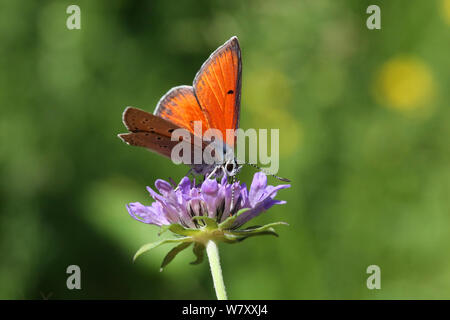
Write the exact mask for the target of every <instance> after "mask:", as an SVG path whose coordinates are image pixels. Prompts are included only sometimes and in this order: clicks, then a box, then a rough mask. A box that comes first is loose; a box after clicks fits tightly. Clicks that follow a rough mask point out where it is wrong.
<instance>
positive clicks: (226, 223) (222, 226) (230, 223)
mask: <svg viewBox="0 0 450 320" xmlns="http://www.w3.org/2000/svg"><path fill="white" fill-rule="evenodd" d="M248 210H250V208H245V209H241V210H239V211H238V212H237V213H236V214H234V215H232V216H231V217H228V218H226V219H225V220H224V221H222V222H221V223H220V224H219V228H220V229H222V230H227V229H230V228H231V227H232V226H233V223H234V221H236V219H237V217H239V216H240V215H241V214H243V213H244V212H246V211H248Z"/></svg>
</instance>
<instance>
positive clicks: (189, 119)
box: [154, 86, 209, 133]
mask: <svg viewBox="0 0 450 320" xmlns="http://www.w3.org/2000/svg"><path fill="white" fill-rule="evenodd" d="M154 114H155V115H156V116H160V117H161V118H163V119H165V120H168V121H170V122H172V123H174V124H176V125H177V126H179V127H183V128H186V129H188V130H189V131H191V132H192V133H194V121H201V122H202V123H203V130H205V126H206V129H208V128H209V124H208V121H207V119H206V117H205V114H204V112H203V110H202V108H201V107H200V105H199V103H198V101H197V97H196V96H195V94H194V88H192V87H191V86H179V87H175V88H172V89H170V90H169V92H167V93H166V94H165V95H164V96H163V97H162V98H161V100H159V102H158V105H157V106H156V109H155V112H154Z"/></svg>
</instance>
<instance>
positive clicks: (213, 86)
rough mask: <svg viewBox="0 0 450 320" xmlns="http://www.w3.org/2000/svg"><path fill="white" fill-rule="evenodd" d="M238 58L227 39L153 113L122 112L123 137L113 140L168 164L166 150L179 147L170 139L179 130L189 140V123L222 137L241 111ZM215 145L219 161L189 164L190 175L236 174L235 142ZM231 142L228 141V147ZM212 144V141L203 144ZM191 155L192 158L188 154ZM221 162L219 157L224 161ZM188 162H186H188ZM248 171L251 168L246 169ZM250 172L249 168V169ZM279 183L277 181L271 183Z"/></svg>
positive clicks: (233, 44)
mask: <svg viewBox="0 0 450 320" xmlns="http://www.w3.org/2000/svg"><path fill="white" fill-rule="evenodd" d="M241 83H242V58H241V49H240V46H239V41H238V38H237V37H235V36H234V37H232V38H231V39H229V40H228V41H227V42H225V43H224V44H223V45H222V46H220V47H219V48H218V49H217V50H215V51H214V52H213V53H212V54H211V55H210V57H209V58H208V59H207V60H206V61H205V63H203V65H202V66H201V68H200V70H199V71H198V72H197V74H196V76H195V78H194V82H193V85H192V86H186V85H184V86H178V87H174V88H172V89H170V90H169V91H168V92H167V93H166V94H165V95H164V96H163V97H162V98H161V100H159V102H158V104H157V106H156V109H155V111H154V113H153V114H152V113H149V112H146V111H143V110H140V109H137V108H134V107H127V108H126V109H125V111H124V112H123V116H122V121H123V123H124V124H125V127H126V128H127V129H128V131H129V133H123V134H119V135H118V136H119V137H120V138H121V139H122V140H123V141H125V142H126V143H127V144H129V145H132V146H139V147H144V148H147V149H149V150H151V151H153V152H156V153H158V154H160V155H162V156H165V157H167V158H171V155H172V150H173V149H174V147H175V146H176V145H177V144H178V143H179V141H172V139H171V135H172V133H173V132H174V131H175V130H177V129H180V128H183V129H186V130H188V132H189V133H190V134H192V135H194V134H195V122H196V121H197V122H198V121H200V122H201V124H202V127H203V128H204V129H205V130H207V129H217V130H219V131H220V133H221V134H222V137H227V129H233V130H236V129H237V128H239V116H240V108H241ZM189 140H190V142H189V143H191V144H192V145H191V147H192V149H195V148H200V149H201V150H202V151H203V150H204V149H205V148H206V146H207V143H204V142H205V139H203V141H204V142H202V143H201V144H196V145H195V144H194V143H193V141H194V140H195V139H194V138H191V139H189ZM226 140H227V141H226V142H227V143H225V142H223V141H220V142H222V143H220V146H221V147H220V148H222V147H223V149H221V150H219V151H218V152H219V153H221V152H223V154H220V157H217V159H220V161H215V162H214V163H209V164H207V163H194V161H189V163H188V164H190V165H191V170H192V171H193V172H194V173H195V174H201V175H204V176H205V177H206V176H208V177H211V176H214V177H216V176H222V175H223V174H225V175H227V177H235V175H236V174H237V173H238V172H239V171H240V170H241V168H242V164H239V163H238V161H237V160H236V158H235V157H234V152H233V148H234V144H235V141H236V140H235V139H226ZM228 140H231V141H228ZM206 142H212V141H206ZM193 153H194V152H193ZM230 154H232V155H233V156H231V157H230V156H228V157H224V155H230ZM190 160H192V158H191V159H190ZM250 165H253V164H250ZM253 166H255V165H253ZM277 178H279V177H277Z"/></svg>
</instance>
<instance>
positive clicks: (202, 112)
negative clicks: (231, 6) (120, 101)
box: [154, 37, 242, 146]
mask: <svg viewBox="0 0 450 320" xmlns="http://www.w3.org/2000/svg"><path fill="white" fill-rule="evenodd" d="M241 74H242V62H241V50H240V47H239V42H238V39H237V38H236V37H233V38H231V39H230V40H228V41H227V42H226V43H225V44H224V45H222V46H221V47H219V48H218V49H217V50H216V51H214V52H213V53H212V54H211V56H210V57H209V58H208V60H206V62H205V63H204V64H203V65H202V67H201V68H200V71H199V72H198V73H197V75H196V76H195V79H194V84H193V87H190V86H180V87H175V88H173V89H171V90H170V91H169V92H168V93H166V94H165V95H164V96H163V97H162V98H161V100H160V101H159V103H158V105H157V107H156V109H155V112H154V114H155V115H157V116H160V117H161V118H163V119H166V120H169V121H171V122H172V123H174V124H176V125H178V126H180V127H184V128H186V129H189V130H190V131H191V132H192V133H194V127H193V122H194V121H202V123H203V130H207V129H209V128H215V129H218V130H220V131H221V133H222V137H223V139H224V140H225V139H226V129H236V128H238V127H239V112H240V102H241ZM231 145H232V146H233V145H234V141H232V142H231Z"/></svg>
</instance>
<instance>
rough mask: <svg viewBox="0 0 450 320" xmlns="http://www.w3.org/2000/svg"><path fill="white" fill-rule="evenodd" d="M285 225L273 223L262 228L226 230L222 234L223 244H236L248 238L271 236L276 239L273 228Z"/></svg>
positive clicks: (284, 223)
mask: <svg viewBox="0 0 450 320" xmlns="http://www.w3.org/2000/svg"><path fill="white" fill-rule="evenodd" d="M277 225H287V223H286V222H274V223H269V224H266V225H264V226H252V227H248V228H245V229H241V230H228V231H226V232H225V233H224V238H225V242H227V243H236V242H240V241H243V240H245V239H247V238H248V237H255V236H265V235H272V236H275V237H278V234H277V233H276V232H275V229H274V228H273V227H274V226H277Z"/></svg>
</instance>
